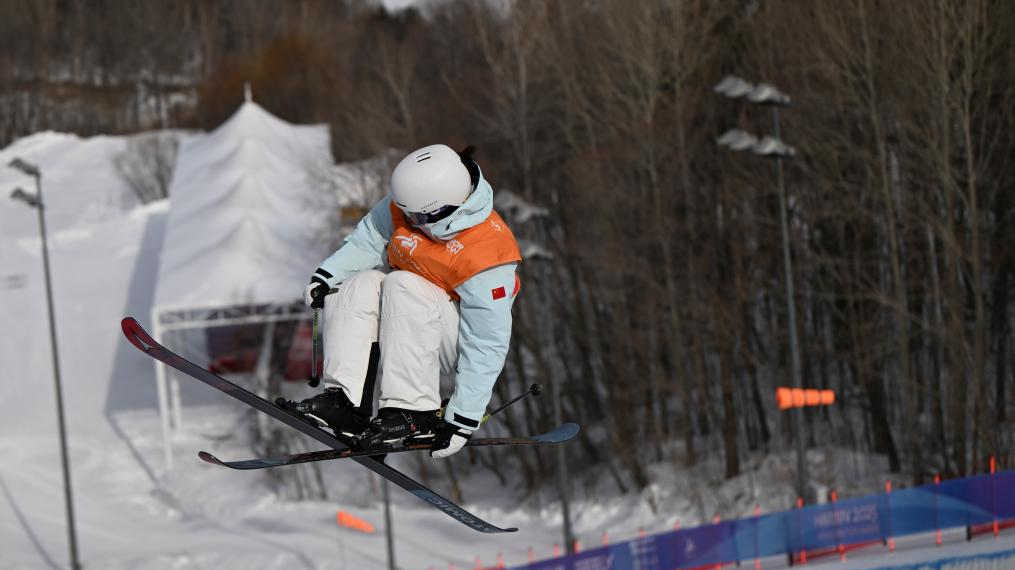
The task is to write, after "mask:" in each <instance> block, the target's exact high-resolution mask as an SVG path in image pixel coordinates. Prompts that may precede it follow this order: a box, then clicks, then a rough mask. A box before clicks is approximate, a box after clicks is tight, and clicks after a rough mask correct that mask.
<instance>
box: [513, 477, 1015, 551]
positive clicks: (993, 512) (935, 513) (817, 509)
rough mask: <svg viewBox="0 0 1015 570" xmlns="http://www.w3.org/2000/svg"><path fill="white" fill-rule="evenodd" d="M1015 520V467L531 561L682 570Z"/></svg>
mask: <svg viewBox="0 0 1015 570" xmlns="http://www.w3.org/2000/svg"><path fill="white" fill-rule="evenodd" d="M995 517H996V518H997V519H1015V471H1009V472H1005V473H998V474H996V475H993V476H991V475H980V476H976V477H970V478H967V479H958V480H954V481H946V482H943V483H941V484H940V485H924V486H921V487H913V488H910V489H902V490H899V491H895V492H894V493H891V494H880V495H871V496H867V497H859V498H856V499H849V500H845V501H840V502H838V503H832V504H827V505H815V506H810V507H805V508H803V509H795V510H792V511H783V512H781V513H770V514H767V515H764V516H761V517H752V518H745V519H740V520H733V521H726V522H722V523H718V524H711V525H704V526H699V527H694V528H687V529H683V530H679V531H675V532H667V533H663V534H658V535H653V536H648V537H644V538H639V539H636V540H631V541H627V542H623V543H619V544H614V545H611V546H605V547H601V548H596V549H592V550H588V551H586V552H582V553H579V554H573V555H568V556H564V557H561V558H556V559H553V560H544V561H542V562H536V563H533V564H530V565H528V566H525V567H524V568H525V569H526V570H676V569H683V568H699V567H702V566H711V565H715V564H727V563H731V562H737V561H747V560H752V559H754V558H764V557H769V556H778V555H782V554H787V553H791V552H792V553H796V552H800V551H802V550H817V549H824V548H834V547H836V546H838V545H840V544H843V545H849V544H860V543H865V542H874V541H882V540H886V539H888V538H889V537H894V536H903V535H906V534H915V533H923V532H932V531H934V530H937V529H945V528H954V527H964V526H970V525H978V524H985V523H990V522H993V521H994V519H995Z"/></svg>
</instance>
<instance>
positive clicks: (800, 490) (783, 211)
mask: <svg viewBox="0 0 1015 570" xmlns="http://www.w3.org/2000/svg"><path fill="white" fill-rule="evenodd" d="M772 120H773V122H774V123H775V126H774V128H775V137H776V138H777V139H780V140H781V139H782V134H781V133H780V131H779V107H778V106H773V107H772ZM775 170H776V175H777V178H778V182H779V218H780V223H781V225H782V258H783V264H782V265H783V270H784V271H785V274H786V305H787V307H788V311H789V315H788V320H789V344H790V351H791V352H792V358H793V387H794V388H802V387H803V380H802V374H801V372H800V345H799V341H798V340H797V330H796V300H795V297H796V296H795V294H794V292H793V262H792V259H791V258H790V247H789V222H788V220H787V218H788V213H787V205H786V185H785V183H784V181H783V172H782V157H781V156H776V158H775ZM792 413H793V432H794V434H795V435H796V454H797V481H796V486H797V494H798V496H800V497H803V499H804V501H808V500H809V497H808V494H807V455H806V453H807V451H806V449H805V447H804V410H803V408H795V409H794V410H793V412H792Z"/></svg>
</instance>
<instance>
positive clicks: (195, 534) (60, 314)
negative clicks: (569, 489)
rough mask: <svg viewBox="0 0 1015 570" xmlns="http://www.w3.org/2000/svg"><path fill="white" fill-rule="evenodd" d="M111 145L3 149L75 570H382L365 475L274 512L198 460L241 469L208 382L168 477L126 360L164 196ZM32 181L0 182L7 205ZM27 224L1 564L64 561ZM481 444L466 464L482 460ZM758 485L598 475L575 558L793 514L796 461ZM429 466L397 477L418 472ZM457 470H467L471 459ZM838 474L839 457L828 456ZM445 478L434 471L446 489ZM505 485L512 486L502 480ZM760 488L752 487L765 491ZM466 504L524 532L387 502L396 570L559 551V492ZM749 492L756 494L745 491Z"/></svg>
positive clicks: (9, 300)
mask: <svg viewBox="0 0 1015 570" xmlns="http://www.w3.org/2000/svg"><path fill="white" fill-rule="evenodd" d="M124 148H125V141H124V139H123V138H119V137H95V138H91V139H81V138H78V137H75V136H72V135H63V134H57V133H40V134H36V135H33V136H31V137H27V138H24V139H21V140H19V141H17V142H15V143H14V144H13V145H11V146H10V147H8V148H6V149H4V150H2V151H0V164H7V163H8V162H9V161H10V160H11V159H12V158H14V157H21V158H24V159H26V160H29V161H31V162H33V163H36V164H38V165H39V166H40V167H41V169H42V171H43V173H44V175H43V176H44V177H43V184H44V192H45V199H46V204H47V206H48V208H47V216H48V217H47V222H48V224H49V237H50V243H49V245H50V252H51V264H52V268H53V279H54V294H55V305H56V308H57V315H56V321H57V327H58V331H59V334H58V341H59V350H60V358H61V360H60V365H61V369H62V375H63V387H64V398H65V405H66V409H67V415H68V432H69V445H70V455H71V463H72V469H73V488H74V496H75V509H76V518H77V529H78V541H79V547H80V550H81V559H82V561H83V563H84V565H85V567H87V568H109V569H119V568H123V569H127V568H131V569H141V568H145V569H147V568H154V569H163V568H165V569H170V568H173V569H179V568H219V569H225V570H231V569H237V570H238V569H241V568H242V569H253V568H263V569H276V568H277V569H280V570H281V569H287V570H288V569H291V568H320V569H332V568H334V569H342V568H382V567H384V566H385V565H386V551H385V542H384V535H383V528H382V521H383V511H382V508H381V498H380V497H381V488H380V485H379V480H378V479H377V478H376V477H375V476H373V475H372V474H370V473H369V472H368V471H366V470H365V469H362V468H361V467H359V466H358V465H355V464H352V463H347V462H338V461H336V462H332V463H330V464H327V465H326V466H325V468H324V473H325V476H326V478H327V485H328V488H329V497H330V498H329V499H328V500H317V501H304V502H298V503H293V502H283V501H280V500H278V499H277V498H276V497H275V496H274V494H273V493H272V492H271V490H270V488H269V486H268V482H267V479H266V477H265V475H264V474H263V473H257V472H251V473H240V472H232V471H227V470H224V469H220V468H216V467H213V466H209V465H206V464H204V463H202V462H200V461H199V460H198V459H197V456H196V453H197V451H198V450H199V449H207V450H209V451H213V452H215V453H216V454H217V455H219V456H220V457H223V458H228V459H234V458H235V459H239V458H244V457H248V456H250V453H251V451H250V449H249V446H248V444H247V441H246V440H245V439H244V436H243V433H237V431H236V429H235V426H236V425H237V421H238V420H240V419H241V418H240V417H239V414H242V413H244V411H245V410H244V409H243V407H242V406H240V405H238V404H235V403H234V402H232V401H228V400H227V399H226V398H225V397H222V396H221V395H219V394H217V393H214V392H212V391H210V390H207V389H206V388H204V387H201V386H192V385H187V386H184V388H185V389H186V390H188V391H189V392H191V393H193V394H196V395H197V397H198V399H199V400H200V401H201V402H204V403H205V405H202V406H198V407H190V408H188V409H187V410H186V414H187V418H188V421H187V424H186V429H185V431H184V432H183V433H182V434H179V435H178V437H177V438H176V440H175V441H174V454H175V456H176V458H177V462H176V465H175V466H174V468H173V469H172V470H169V471H167V470H166V469H165V468H164V464H163V462H162V459H161V447H160V445H161V440H160V437H159V428H158V425H159V424H158V417H157V414H156V396H155V384H154V372H153V366H152V362H151V361H150V360H149V359H147V358H146V357H144V356H143V355H140V354H139V353H138V352H137V351H136V350H134V349H133V348H131V347H130V346H129V345H128V344H127V343H126V342H125V341H124V340H123V339H122V336H121V333H120V330H119V321H120V318H121V317H123V316H124V315H133V316H136V317H138V318H139V320H141V321H142V323H146V322H147V320H148V319H149V315H150V310H151V306H152V302H153V296H154V291H155V278H156V274H157V271H158V266H159V252H160V251H161V244H162V238H163V232H164V228H165V223H166V217H167V212H168V203H167V202H165V201H161V202H155V203H151V204H148V205H144V206H141V205H139V204H138V203H137V201H136V199H134V198H133V197H132V193H131V191H130V190H129V189H128V188H127V187H126V185H125V184H124V183H123V182H122V181H121V180H120V179H119V177H118V176H117V175H116V172H115V169H114V167H113V164H112V160H113V158H114V157H115V156H116V155H117V154H118V153H120V152H122V151H123V150H124ZM31 183H32V181H31V180H30V179H28V178H26V177H24V176H23V175H21V174H20V173H18V172H16V171H14V170H11V169H8V168H2V169H0V194H3V195H8V194H10V192H11V191H12V190H13V189H14V188H15V187H19V186H20V187H24V188H25V189H26V190H31V189H32V187H31ZM36 224H37V219H36V215H35V212H34V211H32V210H30V209H28V208H27V207H25V205H24V204H22V203H19V202H14V201H12V200H7V199H3V200H0V335H2V339H3V342H2V343H0V410H2V413H0V433H2V434H3V437H2V438H0V454H2V456H3V457H4V458H5V461H4V462H3V463H2V464H0V505H3V506H2V507H0V536H2V537H3V545H2V546H3V547H2V548H0V568H3V569H42V568H63V567H66V557H67V547H66V540H67V538H66V537H67V534H66V530H65V526H64V506H63V497H62V493H61V491H60V489H61V474H60V467H59V466H60V463H59V452H58V449H59V448H58V445H57V437H56V420H55V417H54V411H55V405H54V397H53V383H52V375H51V364H50V350H49V340H48V326H47V320H46V318H47V317H46V307H45V300H44V299H45V297H44V294H43V290H42V287H43V277H42V270H41V255H40V243H39V239H38V237H37V236H38V230H37V225H36ZM483 452H485V451H478V452H476V453H483ZM839 457H840V459H838V460H833V459H832V458H831V456H829V455H826V454H822V453H820V452H815V453H814V454H813V455H812V456H811V461H812V463H813V471H814V473H815V478H816V479H818V480H823V481H824V482H826V483H827V484H829V485H840V488H841V489H843V490H844V491H848V489H849V486H847V485H845V481H846V480H850V481H851V482H852V484H853V485H855V486H856V487H855V488H863V487H864V486H868V487H869V486H871V485H876V484H877V481H879V480H880V478H881V477H882V476H883V473H882V470H883V468H873V469H872V468H870V467H868V461H867V460H866V458H855V457H852V456H849V455H840V456H839ZM757 459H759V464H757V465H755V466H754V467H755V470H756V473H754V474H745V475H743V476H741V477H740V478H738V479H736V480H733V481H730V482H726V483H724V484H722V485H719V483H718V482H714V483H713V482H710V481H709V480H708V478H707V473H709V472H710V471H711V472H717V471H719V470H718V469H711V468H710V466H709V462H708V461H706V462H703V464H702V465H699V466H698V467H697V468H696V469H695V470H694V471H680V470H678V469H677V468H676V467H675V466H673V465H657V466H655V467H654V468H653V473H652V474H653V479H654V481H655V483H654V484H653V485H652V486H650V487H649V488H648V489H647V490H646V491H645V492H644V493H642V494H641V495H640V496H627V497H618V496H616V494H615V491H612V490H611V485H610V484H609V483H608V481H606V480H603V481H601V482H597V481H596V480H594V479H588V478H586V479H585V483H583V484H582V485H576V488H575V489H574V493H575V498H576V504H575V505H574V513H575V514H574V516H575V527H576V528H575V530H576V533H577V535H578V537H579V539H580V540H581V541H582V543H583V544H586V545H595V544H598V543H599V541H600V540H601V536H602V534H603V533H604V532H608V536H609V539H610V540H611V541H616V540H622V539H625V538H630V537H633V536H636V535H637V534H638V532H639V529H642V528H643V529H645V530H646V531H648V532H658V531H664V530H667V529H669V528H672V527H673V526H674V525H675V524H677V523H679V524H682V525H683V526H689V525H693V524H696V523H698V522H700V521H704V520H710V519H711V517H712V516H714V514H716V513H718V512H722V513H726V514H729V513H734V514H747V513H750V512H751V511H752V510H753V507H754V505H755V504H756V503H760V504H761V506H762V508H763V509H765V510H766V511H768V510H776V509H781V508H785V507H786V506H787V503H788V501H789V498H790V496H791V488H790V482H789V481H790V475H791V472H792V470H791V467H790V466H791V465H792V463H791V462H790V457H789V456H788V455H787V456H772V457H769V458H766V459H765V460H764V461H760V458H757ZM421 460H422V461H429V459H422V458H421V457H407V456H400V457H398V458H396V459H395V464H396V466H399V467H402V468H405V469H406V470H407V471H409V472H410V473H413V474H418V473H419V470H418V466H419V464H420V463H419V462H420V461H421ZM456 460H462V461H467V459H466V458H456ZM836 461H838V463H836ZM443 469H444V467H443V466H439V467H436V468H433V467H431V469H429V473H430V478H431V481H433V482H434V486H435V489H436V490H438V491H439V492H443V493H446V492H448V489H449V486H448V485H447V484H445V483H444V482H443V481H442V474H443ZM508 480H510V477H508ZM759 489H764V492H763V493H762V492H761V491H760V490H759ZM463 490H464V494H465V497H466V501H467V502H466V506H467V507H468V508H470V509H473V510H474V511H475V512H476V513H477V514H478V515H480V516H482V517H484V518H487V519H488V520H490V521H491V522H494V523H496V524H502V525H512V526H518V527H519V528H520V529H521V530H520V531H519V532H518V533H517V534H514V535H504V536H480V535H477V534H475V533H473V532H472V531H470V530H468V529H466V528H465V527H463V526H461V525H459V524H458V523H456V522H455V521H453V520H451V519H450V518H448V517H446V516H444V515H443V514H441V513H439V512H437V511H435V510H433V509H430V508H427V507H426V506H424V505H422V504H421V503H419V502H418V501H417V500H416V499H415V498H413V497H411V496H409V495H407V494H405V493H402V492H401V491H400V490H398V489H393V490H392V497H393V503H394V509H395V523H394V531H395V533H396V537H397V546H396V560H397V562H398V565H399V566H400V567H402V568H419V569H423V568H428V567H431V566H432V567H434V568H443V567H447V565H448V564H449V563H453V564H455V565H456V566H457V567H458V568H465V567H472V566H473V565H474V564H475V558H476V556H477V555H478V556H481V560H482V562H483V564H485V565H488V566H489V565H493V564H494V562H495V561H496V559H497V554H498V553H503V558H504V561H505V562H506V564H508V565H518V564H523V563H524V562H526V560H527V559H528V550H529V548H530V547H531V548H532V549H533V552H534V553H535V556H536V557H537V558H546V557H548V556H549V555H550V554H551V552H552V549H553V545H554V543H556V542H558V541H559V536H560V531H559V528H560V527H559V525H560V514H559V510H558V509H557V507H556V504H557V503H556V500H555V495H554V491H553V486H552V485H551V483H550V482H547V486H546V490H545V492H544V493H542V494H540V495H538V496H534V497H521V496H519V495H517V494H516V493H515V492H514V491H513V490H512V489H509V488H507V489H506V488H503V487H502V486H501V485H500V484H499V483H498V482H497V481H496V480H494V479H493V478H492V477H490V476H482V477H480V476H477V477H473V478H471V479H469V480H466V481H463ZM756 490H758V491H757V495H755V491H756ZM338 509H344V510H347V511H349V512H350V513H352V514H354V515H356V516H358V517H361V518H363V519H365V520H367V521H368V522H370V523H372V524H374V526H375V527H376V529H377V530H376V531H375V533H374V534H371V535H366V534H361V533H358V532H356V531H352V530H349V529H343V528H340V527H338V526H337V525H336V524H335V514H336V511H337V510H338Z"/></svg>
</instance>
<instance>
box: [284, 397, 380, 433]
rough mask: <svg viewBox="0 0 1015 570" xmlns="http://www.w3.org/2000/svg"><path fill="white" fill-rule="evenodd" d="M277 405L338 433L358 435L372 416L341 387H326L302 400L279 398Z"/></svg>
mask: <svg viewBox="0 0 1015 570" xmlns="http://www.w3.org/2000/svg"><path fill="white" fill-rule="evenodd" d="M275 405H276V406H278V407H280V408H282V409H284V410H287V411H290V412H294V413H297V414H300V415H302V416H305V417H306V418H307V419H309V420H312V421H313V422H314V423H316V424H318V425H319V426H320V427H329V428H331V430H332V431H334V432H335V434H336V435H338V434H344V435H350V436H356V435H359V434H361V433H363V431H364V430H366V429H367V427H368V426H369V425H370V416H369V415H367V414H364V413H363V412H362V411H360V410H359V409H357V408H356V406H354V405H353V403H352V402H350V401H349V397H348V396H346V395H345V391H344V390H342V389H341V388H325V389H324V392H321V393H320V394H318V395H316V396H314V397H312V398H307V399H306V400H303V401H302V402H293V401H292V400H285V399H282V398H278V399H277V400H275Z"/></svg>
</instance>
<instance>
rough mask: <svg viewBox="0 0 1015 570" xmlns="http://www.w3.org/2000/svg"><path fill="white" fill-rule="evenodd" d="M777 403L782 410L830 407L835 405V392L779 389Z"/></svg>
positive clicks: (776, 393) (776, 392)
mask: <svg viewBox="0 0 1015 570" xmlns="http://www.w3.org/2000/svg"><path fill="white" fill-rule="evenodd" d="M775 401H776V402H777V403H778V405H779V409H780V410H787V409H789V408H802V407H804V406H830V405H832V404H834V403H835V392H834V391H833V390H812V389H809V388H808V389H803V388H777V389H776V391H775Z"/></svg>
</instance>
